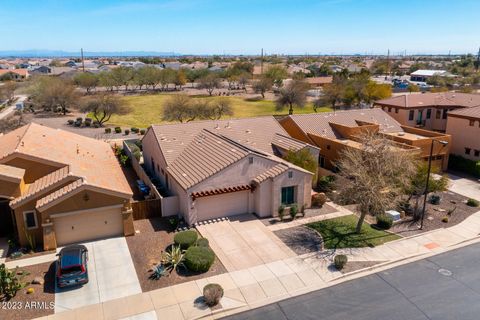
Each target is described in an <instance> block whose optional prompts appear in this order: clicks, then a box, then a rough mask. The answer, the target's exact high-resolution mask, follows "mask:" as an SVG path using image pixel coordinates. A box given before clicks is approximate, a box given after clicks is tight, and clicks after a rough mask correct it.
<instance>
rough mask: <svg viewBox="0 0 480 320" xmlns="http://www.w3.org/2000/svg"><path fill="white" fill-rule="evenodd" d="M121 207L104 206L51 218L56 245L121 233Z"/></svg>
mask: <svg viewBox="0 0 480 320" xmlns="http://www.w3.org/2000/svg"><path fill="white" fill-rule="evenodd" d="M120 212H121V208H106V209H101V208H100V209H98V210H95V211H87V212H84V213H76V214H72V215H65V216H60V217H56V218H54V219H53V228H54V230H55V236H56V238H57V245H58V246H63V245H66V244H70V243H75V242H81V241H89V240H95V239H100V238H107V237H112V236H118V235H123V220H122V216H121V213H120Z"/></svg>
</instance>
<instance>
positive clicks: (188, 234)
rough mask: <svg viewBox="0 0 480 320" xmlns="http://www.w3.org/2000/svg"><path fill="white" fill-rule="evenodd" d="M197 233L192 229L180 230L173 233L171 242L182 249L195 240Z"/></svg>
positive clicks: (189, 245)
mask: <svg viewBox="0 0 480 320" xmlns="http://www.w3.org/2000/svg"><path fill="white" fill-rule="evenodd" d="M197 239H198V233H197V232H196V231H193V230H187V231H181V232H179V233H177V234H176V235H175V237H174V238H173V242H175V244H176V245H179V246H180V247H181V248H182V249H188V248H190V247H191V246H193V245H194V244H195V242H197Z"/></svg>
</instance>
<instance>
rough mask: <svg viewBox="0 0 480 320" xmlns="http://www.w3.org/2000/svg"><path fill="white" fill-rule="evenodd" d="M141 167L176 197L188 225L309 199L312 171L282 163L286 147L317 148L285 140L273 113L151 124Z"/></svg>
mask: <svg viewBox="0 0 480 320" xmlns="http://www.w3.org/2000/svg"><path fill="white" fill-rule="evenodd" d="M142 147H143V158H144V166H145V167H146V169H147V171H149V172H150V175H152V176H154V177H156V178H157V179H159V180H160V181H161V184H162V185H163V186H164V187H165V189H167V190H168V193H169V194H170V195H173V196H177V197H178V208H179V209H178V211H179V212H178V213H179V215H180V216H182V217H183V218H184V219H185V221H186V222H187V223H188V224H190V225H191V224H195V223H197V222H199V221H203V220H208V219H212V218H219V217H226V216H230V215H236V214H243V213H255V214H257V215H258V216H259V217H269V216H274V215H277V213H278V208H279V207H280V206H281V205H282V204H283V205H286V206H288V205H291V204H293V203H296V204H297V205H298V208H299V209H300V208H302V207H303V206H305V207H309V206H310V203H311V190H312V177H313V173H311V172H308V171H306V170H304V169H302V168H300V167H297V166H295V165H293V164H291V163H289V162H286V161H285V160H283V159H282V158H281V157H282V156H284V155H285V154H286V153H287V152H288V151H289V150H294V151H298V150H301V149H304V148H307V149H308V150H309V151H310V153H311V154H312V155H313V156H314V157H315V158H317V157H318V148H316V147H313V146H311V145H307V144H305V143H303V142H300V141H298V140H295V139H292V138H290V137H289V136H288V135H287V133H286V132H285V130H283V128H282V127H281V126H280V125H279V124H278V122H277V121H276V120H275V119H274V118H273V117H259V118H251V119H237V120H219V121H196V122H190V123H184V124H169V125H158V126H152V127H150V128H149V129H148V131H147V133H146V134H145V137H144V138H143V140H142Z"/></svg>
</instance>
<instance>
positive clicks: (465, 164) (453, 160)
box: [448, 154, 480, 178]
mask: <svg viewBox="0 0 480 320" xmlns="http://www.w3.org/2000/svg"><path fill="white" fill-rule="evenodd" d="M448 168H449V169H452V170H457V171H461V172H464V173H467V174H470V175H472V176H474V177H477V178H480V161H473V160H469V159H466V158H464V157H462V156H459V155H456V154H450V156H449V158H448Z"/></svg>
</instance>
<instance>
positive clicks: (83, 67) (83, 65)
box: [80, 48, 85, 72]
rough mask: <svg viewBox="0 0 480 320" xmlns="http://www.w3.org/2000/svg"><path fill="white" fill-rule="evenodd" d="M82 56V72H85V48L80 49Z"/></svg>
mask: <svg viewBox="0 0 480 320" xmlns="http://www.w3.org/2000/svg"><path fill="white" fill-rule="evenodd" d="M80 55H81V56H82V70H83V72H85V61H83V48H81V49H80Z"/></svg>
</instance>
